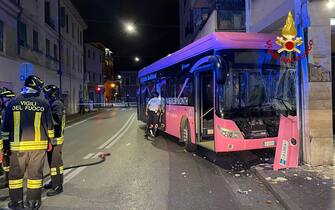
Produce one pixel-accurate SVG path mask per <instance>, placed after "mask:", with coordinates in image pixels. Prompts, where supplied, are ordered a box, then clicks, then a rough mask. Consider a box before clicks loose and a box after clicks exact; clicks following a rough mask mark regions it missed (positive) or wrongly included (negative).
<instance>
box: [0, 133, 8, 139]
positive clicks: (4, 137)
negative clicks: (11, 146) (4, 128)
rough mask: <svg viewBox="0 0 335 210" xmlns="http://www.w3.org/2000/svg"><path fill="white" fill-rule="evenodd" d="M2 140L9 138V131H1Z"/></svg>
mask: <svg viewBox="0 0 335 210" xmlns="http://www.w3.org/2000/svg"><path fill="white" fill-rule="evenodd" d="M1 136H2V140H5V141H6V140H9V132H1Z"/></svg>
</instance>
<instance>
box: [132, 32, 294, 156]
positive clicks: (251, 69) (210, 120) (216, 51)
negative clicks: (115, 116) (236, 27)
mask: <svg viewBox="0 0 335 210" xmlns="http://www.w3.org/2000/svg"><path fill="white" fill-rule="evenodd" d="M269 40H275V37H274V36H273V35H269V34H258V33H235V32H216V33H212V34H210V35H208V36H206V37H204V38H202V39H200V40H198V41H195V42H194V43H192V44H190V45H188V46H186V47H184V48H183V49H181V50H179V51H177V52H175V53H173V54H171V55H168V56H167V57H165V58H162V59H161V60H159V61H157V62H155V63H153V64H151V65H150V66H148V67H146V68H144V69H142V70H141V71H140V72H139V74H138V77H139V83H140V89H139V92H138V94H139V95H138V119H139V120H141V121H145V106H146V103H147V101H148V100H149V98H150V96H151V93H152V92H154V91H157V92H158V93H159V94H160V97H161V98H162V103H163V104H164V105H165V107H164V109H165V113H164V115H163V116H162V125H161V127H160V130H162V131H164V132H166V133H168V134H170V135H172V136H175V137H177V138H179V140H180V141H181V142H185V147H186V150H187V151H194V150H195V149H196V148H197V146H201V147H204V148H207V149H209V150H212V151H215V152H230V151H242V150H254V149H262V148H273V147H276V142H277V140H278V139H280V138H285V139H287V140H290V142H291V143H292V144H295V143H296V142H297V140H298V130H297V117H296V87H295V84H296V83H295V78H296V70H295V66H294V64H292V63H287V62H283V59H281V57H283V56H285V57H286V58H287V57H288V56H290V55H289V54H286V53H282V54H280V56H279V57H274V56H273V52H270V51H269V50H271V49H268V47H269V45H268V44H269ZM273 45H275V44H274V43H273Z"/></svg>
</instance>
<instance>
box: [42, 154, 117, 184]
mask: <svg viewBox="0 0 335 210" xmlns="http://www.w3.org/2000/svg"><path fill="white" fill-rule="evenodd" d="M110 155H111V154H110V153H101V154H99V155H98V157H99V158H100V160H99V161H96V162H92V163H84V164H79V165H72V166H68V167H65V168H64V171H65V170H69V169H74V168H81V167H87V166H94V165H99V164H100V163H103V162H105V161H106V157H107V156H110ZM49 176H50V173H48V174H46V175H44V176H43V179H46V178H47V177H49Z"/></svg>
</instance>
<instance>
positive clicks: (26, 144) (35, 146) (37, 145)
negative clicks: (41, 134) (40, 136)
mask: <svg viewBox="0 0 335 210" xmlns="http://www.w3.org/2000/svg"><path fill="white" fill-rule="evenodd" d="M10 147H11V150H12V151H31V150H46V149H47V148H48V141H47V140H41V141H38V142H36V141H21V142H11V143H10Z"/></svg>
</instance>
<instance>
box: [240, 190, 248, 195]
mask: <svg viewBox="0 0 335 210" xmlns="http://www.w3.org/2000/svg"><path fill="white" fill-rule="evenodd" d="M237 192H238V193H240V194H245V195H248V194H249V191H248V190H241V189H238V190H237Z"/></svg>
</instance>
